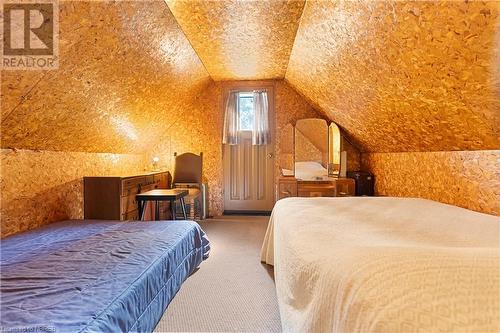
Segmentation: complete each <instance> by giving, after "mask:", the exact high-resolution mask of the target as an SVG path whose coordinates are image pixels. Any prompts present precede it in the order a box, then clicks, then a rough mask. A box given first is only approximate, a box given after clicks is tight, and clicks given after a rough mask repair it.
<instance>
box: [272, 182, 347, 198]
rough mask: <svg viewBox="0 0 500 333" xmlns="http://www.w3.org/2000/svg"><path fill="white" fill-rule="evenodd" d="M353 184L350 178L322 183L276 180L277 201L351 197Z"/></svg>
mask: <svg viewBox="0 0 500 333" xmlns="http://www.w3.org/2000/svg"><path fill="white" fill-rule="evenodd" d="M354 193H355V182H354V179H351V178H331V179H330V180H326V181H324V180H322V181H301V180H297V179H296V178H294V177H281V178H279V180H278V193H277V196H276V197H277V199H278V200H279V199H283V198H288V197H342V196H353V195H354Z"/></svg>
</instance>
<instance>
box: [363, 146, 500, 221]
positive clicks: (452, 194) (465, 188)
mask: <svg viewBox="0 0 500 333" xmlns="http://www.w3.org/2000/svg"><path fill="white" fill-rule="evenodd" d="M362 164H363V167H364V168H365V169H367V170H370V171H371V172H373V173H374V174H375V176H376V178H375V179H376V181H375V191H376V194H379V195H388V196H398V197H402V196H404V197H420V198H426V199H431V200H436V201H441V202H444V203H448V204H452V205H456V206H460V207H464V208H468V209H472V210H475V211H478V212H483V213H488V214H494V215H500V150H489V151H453V152H409V153H372V154H362Z"/></svg>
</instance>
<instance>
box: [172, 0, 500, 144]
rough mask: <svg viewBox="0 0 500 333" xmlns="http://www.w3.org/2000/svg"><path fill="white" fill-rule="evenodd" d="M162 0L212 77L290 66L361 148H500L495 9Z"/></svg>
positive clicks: (268, 72)
mask: <svg viewBox="0 0 500 333" xmlns="http://www.w3.org/2000/svg"><path fill="white" fill-rule="evenodd" d="M166 2H167V4H168V5H169V7H170V9H171V10H172V12H173V14H174V16H175V17H176V19H177V20H178V22H179V23H180V25H181V27H182V28H183V29H184V31H185V33H186V36H187V38H188V39H189V40H190V41H191V43H192V45H193V47H194V49H195V50H196V51H197V53H198V55H199V56H200V58H201V59H202V61H203V62H204V64H205V66H206V67H207V69H208V71H209V72H210V74H211V76H212V77H213V78H214V79H216V80H236V79H254V78H270V77H281V76H282V75H283V71H284V68H286V67H287V71H286V76H285V79H286V80H288V81H289V82H290V83H291V85H292V86H294V87H295V88H296V89H297V90H298V91H299V92H300V93H301V94H302V95H304V96H305V97H306V98H307V99H308V100H309V101H310V102H311V103H312V104H313V105H314V106H316V107H317V108H318V109H320V110H321V111H322V112H324V113H325V114H326V115H327V116H328V117H329V118H330V119H331V120H333V121H335V122H337V123H338V124H339V125H341V126H342V127H343V128H344V129H345V130H347V132H348V133H349V134H350V136H351V138H353V139H354V140H355V143H357V145H358V146H359V147H360V148H361V149H362V150H364V151H373V152H394V151H438V150H477V149H498V148H500V138H499V125H500V111H499V110H500V78H499V76H500V68H499V67H500V65H499V64H500V51H499V48H500V41H499V39H500V28H499V26H500V23H499V20H500V18H499V6H500V3H498V2H493V1H490V2H474V1H470V2H466V1H465V2H458V1H443V2H437V1H436V2H417V1H407V2H401V1H327V0H325V1H312V0H309V1H306V2H305V5H304V2H303V1H274V0H269V1H237V0H226V1H190V0H166ZM302 9H303V13H302V16H301V17H300V14H301V10H302ZM299 22H300V25H299ZM298 25H299V28H298V31H297V33H296V38H295V41H293V37H292V35H293V33H294V32H295V30H296V27H297V26H298ZM495 29H496V30H495ZM291 45H293V49H292V52H291V56H290V58H289V59H288V53H289V51H288V50H289V49H290V47H291ZM288 60H289V63H288V65H287V66H286V65H285V64H286V63H287V62H288Z"/></svg>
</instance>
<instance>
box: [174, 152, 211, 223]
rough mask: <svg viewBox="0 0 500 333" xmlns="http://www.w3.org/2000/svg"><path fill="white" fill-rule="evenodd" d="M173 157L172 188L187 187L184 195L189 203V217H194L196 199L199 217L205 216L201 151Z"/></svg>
mask: <svg viewBox="0 0 500 333" xmlns="http://www.w3.org/2000/svg"><path fill="white" fill-rule="evenodd" d="M174 157H175V169H174V177H173V180H172V186H173V187H174V188H183V189H187V190H188V192H189V194H188V195H187V196H186V197H185V201H186V204H188V205H189V214H188V215H189V218H191V219H195V218H196V215H197V214H196V210H195V206H196V201H198V203H199V215H198V217H199V219H200V220H201V219H203V218H205V217H206V204H205V203H206V186H205V185H204V184H203V180H202V174H203V153H200V155H196V154H193V153H184V154H180V155H177V153H174Z"/></svg>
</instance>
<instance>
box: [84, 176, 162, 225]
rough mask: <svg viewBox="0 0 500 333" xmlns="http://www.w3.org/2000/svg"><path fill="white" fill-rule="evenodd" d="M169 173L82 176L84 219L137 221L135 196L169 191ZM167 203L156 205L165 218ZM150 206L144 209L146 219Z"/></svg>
mask: <svg viewBox="0 0 500 333" xmlns="http://www.w3.org/2000/svg"><path fill="white" fill-rule="evenodd" d="M169 183H170V174H169V173H168V172H167V171H165V172H154V173H147V174H141V175H133V176H126V177H84V178H83V187H84V218H85V219H98V220H138V219H139V213H138V210H137V201H136V200H135V195H136V194H137V193H141V192H146V191H149V190H153V189H155V188H169V187H170V184H169ZM168 208H169V207H168V203H162V206H160V218H162V216H163V218H166V215H167V212H168ZM153 212H154V204H152V203H150V204H149V206H148V207H146V219H148V217H151V216H153Z"/></svg>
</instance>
